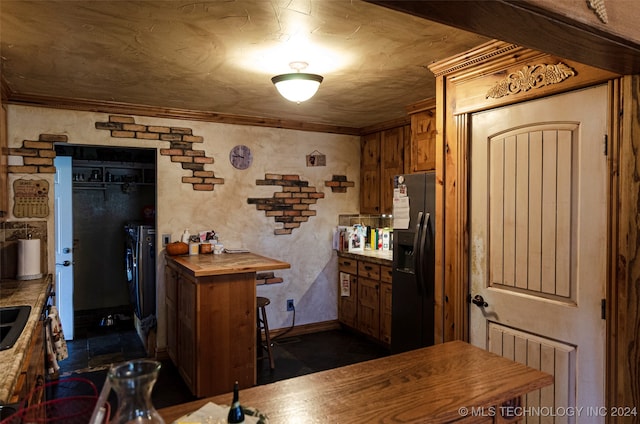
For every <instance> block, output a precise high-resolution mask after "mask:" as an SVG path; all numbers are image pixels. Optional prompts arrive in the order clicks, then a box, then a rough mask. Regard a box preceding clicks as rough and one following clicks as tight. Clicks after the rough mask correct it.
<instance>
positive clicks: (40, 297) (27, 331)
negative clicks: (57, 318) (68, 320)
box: [0, 275, 51, 404]
mask: <svg viewBox="0 0 640 424" xmlns="http://www.w3.org/2000/svg"><path fill="white" fill-rule="evenodd" d="M50 282H51V275H47V276H46V277H43V278H38V279H35V280H23V281H20V280H7V281H5V280H3V281H0V306H2V307H5V306H21V305H29V306H31V314H30V315H29V319H28V321H27V324H26V325H25V327H24V330H22V333H21V334H20V337H19V338H18V340H17V341H16V343H15V344H14V345H13V347H12V348H11V349H6V350H2V351H0V404H4V403H7V402H8V401H9V398H10V397H11V395H12V394H13V391H14V389H15V387H16V384H17V382H18V377H19V376H20V372H21V370H22V365H23V362H24V360H25V355H26V353H27V348H28V347H29V345H30V344H31V338H32V337H33V332H34V329H35V327H36V325H37V324H38V322H39V320H40V313H41V312H42V308H44V305H45V303H46V301H47V295H48V293H49V292H48V288H49V284H50ZM42 360H43V361H44V358H43V359H42ZM42 366H43V367H44V362H43V365H42Z"/></svg>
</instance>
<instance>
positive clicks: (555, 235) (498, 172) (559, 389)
mask: <svg viewBox="0 0 640 424" xmlns="http://www.w3.org/2000/svg"><path fill="white" fill-rule="evenodd" d="M471 128H472V138H471V154H470V157H471V159H470V161H471V162H470V164H471V166H470V171H471V174H470V186H471V187H470V210H469V220H470V279H471V296H472V297H473V296H476V295H479V296H482V298H483V301H484V302H486V305H485V306H478V305H475V304H470V310H469V316H470V340H471V343H473V344H475V345H477V346H480V347H483V348H486V349H488V350H490V351H492V352H494V353H497V354H499V355H502V356H505V357H508V358H510V359H513V360H516V361H519V362H522V363H524V364H527V365H529V366H531V367H534V368H537V369H541V370H543V371H546V372H549V373H550V374H552V375H554V376H555V384H554V386H552V387H550V388H547V389H544V390H541V391H538V392H536V393H531V394H529V395H528V396H527V397H526V399H525V403H526V404H525V406H546V407H551V408H561V407H563V408H566V407H580V406H583V407H589V406H594V405H600V406H601V405H604V404H605V398H604V384H605V379H604V370H605V362H604V360H605V350H604V349H605V321H604V320H603V319H602V317H601V301H602V299H604V297H605V283H606V281H605V279H606V262H607V259H606V258H607V249H606V247H605V246H606V239H607V196H606V191H607V190H606V184H607V175H606V161H607V158H606V156H605V155H604V153H603V151H604V148H603V140H604V137H605V135H606V133H607V89H606V86H598V87H595V88H590V89H584V90H580V91H576V92H572V93H567V94H562V95H557V96H553V97H549V98H546V99H541V100H535V101H530V102H526V103H522V104H517V105H513V106H507V107H504V108H500V109H495V110H491V111H487V112H481V113H476V114H473V115H472V118H471ZM478 300H479V299H478ZM479 303H482V302H479ZM541 418H544V417H540V416H535V415H534V416H530V417H527V422H539V420H540V419H541ZM546 418H549V417H546ZM590 419H593V421H589V422H604V417H591V418H590ZM575 420H576V417H571V416H567V415H564V416H557V417H555V422H575ZM542 421H544V420H542ZM551 421H553V418H551Z"/></svg>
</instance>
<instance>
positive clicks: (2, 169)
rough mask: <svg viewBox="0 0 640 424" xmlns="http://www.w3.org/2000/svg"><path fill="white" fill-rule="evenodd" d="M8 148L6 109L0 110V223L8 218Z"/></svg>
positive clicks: (3, 107)
mask: <svg viewBox="0 0 640 424" xmlns="http://www.w3.org/2000/svg"><path fill="white" fill-rule="evenodd" d="M8 158H9V147H8V142H7V109H6V107H5V105H2V110H0V221H4V220H6V219H7V217H8V216H9V186H8V184H9V177H8V172H9V167H8Z"/></svg>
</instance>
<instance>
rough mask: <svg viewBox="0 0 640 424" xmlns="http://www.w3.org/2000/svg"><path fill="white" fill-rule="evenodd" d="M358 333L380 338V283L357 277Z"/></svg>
mask: <svg viewBox="0 0 640 424" xmlns="http://www.w3.org/2000/svg"><path fill="white" fill-rule="evenodd" d="M357 329H358V331H360V332H361V333H364V334H366V335H368V336H371V337H373V338H375V339H378V338H379V337H380V281H376V280H370V279H368V278H361V277H358V327H357Z"/></svg>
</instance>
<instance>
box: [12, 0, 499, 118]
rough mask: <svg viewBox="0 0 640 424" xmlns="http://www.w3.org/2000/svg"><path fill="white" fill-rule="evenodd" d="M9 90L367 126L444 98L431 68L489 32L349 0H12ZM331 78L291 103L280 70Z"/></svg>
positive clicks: (479, 40)
mask: <svg viewBox="0 0 640 424" xmlns="http://www.w3.org/2000/svg"><path fill="white" fill-rule="evenodd" d="M0 8H1V9H0V13H1V27H0V40H1V43H2V44H1V48H2V50H1V54H2V78H3V79H4V80H5V82H6V84H7V86H8V87H9V90H10V93H12V94H14V95H19V96H20V97H25V96H27V97H28V96H48V97H53V98H66V99H86V100H94V101H109V102H117V103H129V104H136V105H149V106H156V107H165V108H178V109H187V110H194V111H204V112H214V113H223V114H233V115H243V116H251V117H264V118H275V119H283V120H285V119H286V120H295V121H302V122H308V123H317V124H326V125H335V126H345V127H353V128H362V127H365V126H369V125H374V124H377V123H381V122H385V121H389V120H392V119H397V118H401V117H403V116H405V115H406V110H405V107H406V106H407V105H409V104H412V103H415V102H417V101H420V100H423V99H426V98H430V97H434V96H435V91H434V77H433V75H432V74H431V72H430V71H429V70H428V69H427V66H428V65H429V64H431V63H432V62H434V61H437V60H440V59H443V58H446V57H449V56H452V55H454V54H457V53H460V52H463V51H465V50H468V49H470V48H473V47H475V46H477V45H479V44H481V43H483V42H485V41H487V39H486V38H484V37H481V36H479V35H475V34H471V33H468V32H464V31H460V30H456V29H452V28H450V27H447V26H444V25H441V24H437V23H433V22H429V21H426V20H424V19H421V18H418V17H414V16H410V15H406V14H403V13H400V12H396V11H393V10H390V9H386V8H383V7H381V6H377V5H374V4H370V3H366V2H361V1H356V0H354V1H343V0H317V1H312V0H301V1H297V0H286V1H284V0H274V1H265V0H259V1H245V0H238V1H167V0H162V1H124V0H119V1H101V0H91V1H74V0H65V1H45V0H38V1H22V0H21V1H11V0H2V2H1V5H0ZM292 61H306V62H308V63H309V67H308V69H307V71H308V72H312V73H319V74H321V75H323V76H324V82H323V83H322V85H321V86H320V90H319V91H318V93H317V94H316V96H315V97H314V98H312V99H311V100H309V101H308V102H306V103H302V104H299V105H298V104H295V103H290V102H288V101H286V100H284V99H283V98H281V97H280V96H279V94H277V92H276V90H275V88H274V87H273V85H272V84H271V77H272V76H274V75H276V74H279V73H285V72H289V71H290V69H289V66H288V64H289V63H290V62H292Z"/></svg>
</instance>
